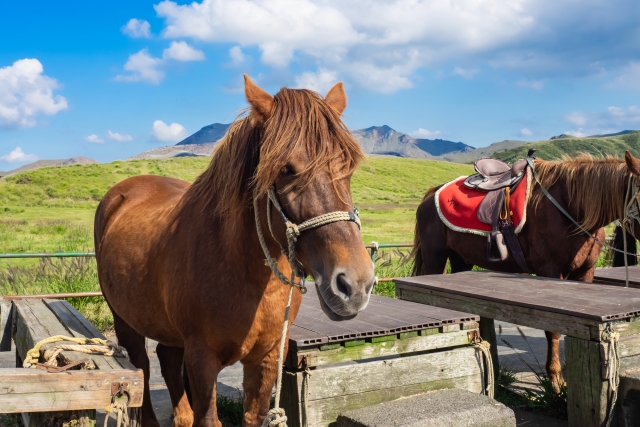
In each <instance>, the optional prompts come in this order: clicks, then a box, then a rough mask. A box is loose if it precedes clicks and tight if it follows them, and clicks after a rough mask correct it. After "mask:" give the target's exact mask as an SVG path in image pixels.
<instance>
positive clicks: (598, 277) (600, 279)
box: [593, 265, 640, 288]
mask: <svg viewBox="0 0 640 427" xmlns="http://www.w3.org/2000/svg"><path fill="white" fill-rule="evenodd" d="M625 278H626V273H625V269H624V267H610V268H596V270H595V274H594V276H593V283H601V284H603V285H612V286H624V285H625ZM629 287H630V288H640V265H633V266H631V267H629Z"/></svg>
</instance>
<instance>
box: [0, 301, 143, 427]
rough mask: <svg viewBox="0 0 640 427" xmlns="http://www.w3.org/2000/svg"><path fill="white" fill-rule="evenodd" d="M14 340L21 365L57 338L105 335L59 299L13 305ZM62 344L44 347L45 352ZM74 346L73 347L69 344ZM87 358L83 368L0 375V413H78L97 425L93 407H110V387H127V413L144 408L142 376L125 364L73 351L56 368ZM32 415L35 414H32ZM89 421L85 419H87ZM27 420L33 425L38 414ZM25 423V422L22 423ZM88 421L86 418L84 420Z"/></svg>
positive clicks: (38, 417)
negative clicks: (38, 345) (45, 341)
mask: <svg viewBox="0 0 640 427" xmlns="http://www.w3.org/2000/svg"><path fill="white" fill-rule="evenodd" d="M12 322H13V333H14V335H13V338H14V342H15V345H16V353H17V356H18V359H19V360H24V358H25V355H26V353H27V352H28V351H29V350H31V349H32V348H33V347H34V345H35V344H36V343H38V342H39V341H41V340H43V339H46V338H49V337H51V336H55V335H64V336H69V337H74V338H101V339H104V336H103V335H102V334H101V333H100V331H98V330H97V329H96V328H95V327H94V326H93V325H92V324H91V323H90V322H89V321H88V320H87V319H85V318H84V317H83V316H82V315H81V314H80V313H79V312H78V311H77V310H76V309H75V308H73V307H72V306H71V305H70V304H69V303H68V302H66V301H61V300H39V299H22V300H13V308H12ZM60 343H66V342H65V341H62V342H57V343H52V344H48V345H45V346H43V348H42V349H41V358H42V354H43V352H44V350H46V349H47V348H51V347H52V346H55V345H58V344H60ZM71 344H73V343H71ZM81 359H89V362H90V363H89V362H87V363H85V364H84V365H82V366H83V367H84V368H85V369H82V370H72V371H66V372H61V373H48V372H46V371H44V370H38V369H24V368H18V369H10V370H2V371H0V408H1V411H2V412H23V413H25V412H33V413H35V412H51V414H53V413H54V412H55V411H75V410H85V411H82V414H84V415H83V418H81V419H79V420H78V421H79V422H80V423H81V424H82V423H89V424H90V423H91V422H95V411H94V409H96V408H101V407H105V406H108V405H109V404H110V403H111V398H112V395H113V388H112V387H113V385H114V384H115V385H116V386H117V385H118V384H121V383H126V384H127V387H128V392H129V395H130V398H131V401H130V402H129V405H128V406H129V407H130V408H135V407H140V406H141V405H142V396H143V391H144V377H143V373H142V371H141V370H139V369H136V368H135V367H134V366H133V365H132V364H131V363H130V362H129V361H128V360H127V359H125V358H122V357H111V356H105V355H94V354H85V353H79V352H74V351H65V352H63V353H61V357H59V359H58V365H65V364H68V363H72V362H75V361H78V360H81ZM32 415H33V414H32ZM87 417H89V418H87ZM26 418H29V425H37V423H38V422H39V421H38V420H41V418H42V417H41V416H40V415H34V416H31V417H26ZM26 418H25V419H26ZM85 418H87V419H85Z"/></svg>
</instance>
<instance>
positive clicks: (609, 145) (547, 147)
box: [494, 131, 640, 163]
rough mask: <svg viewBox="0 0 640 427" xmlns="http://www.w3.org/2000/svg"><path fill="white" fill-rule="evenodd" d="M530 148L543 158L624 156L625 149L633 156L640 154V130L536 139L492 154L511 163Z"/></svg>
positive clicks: (525, 153) (521, 156)
mask: <svg viewBox="0 0 640 427" xmlns="http://www.w3.org/2000/svg"><path fill="white" fill-rule="evenodd" d="M530 148H535V149H536V150H537V151H536V157H539V158H541V159H545V160H556V159H561V158H562V156H563V155H567V156H571V157H572V156H577V155H578V154H580V153H587V154H591V155H594V156H603V155H605V156H606V155H609V156H618V157H622V156H624V152H625V150H629V151H630V152H631V154H633V155H634V156H639V155H640V132H637V131H634V132H631V133H627V134H621V135H617V136H611V137H604V138H598V137H586V138H575V137H567V138H556V139H552V140H548V141H538V142H533V143H528V144H524V145H520V146H518V147H515V148H510V149H507V150H504V151H501V152H498V153H495V154H494V156H495V157H497V158H499V159H502V160H504V161H506V162H509V163H512V162H513V161H515V160H518V159H521V158H523V157H525V156H526V155H527V152H528V151H529V149H530Z"/></svg>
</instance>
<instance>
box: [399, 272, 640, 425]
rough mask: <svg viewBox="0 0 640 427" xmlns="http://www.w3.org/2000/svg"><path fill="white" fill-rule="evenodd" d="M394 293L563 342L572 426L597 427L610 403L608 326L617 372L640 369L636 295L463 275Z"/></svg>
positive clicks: (411, 283) (415, 283)
mask: <svg viewBox="0 0 640 427" xmlns="http://www.w3.org/2000/svg"><path fill="white" fill-rule="evenodd" d="M396 293H397V294H398V296H399V297H400V298H402V299H406V300H410V301H415V302H421V303H424V304H429V305H434V306H437V307H443V308H450V309H455V310H465V311H469V312H472V313H477V314H479V315H480V316H481V317H482V318H483V319H481V325H482V324H484V323H483V322H484V321H485V320H484V319H488V320H489V322H490V323H491V324H492V323H493V321H492V319H497V320H501V321H506V322H511V323H515V324H518V325H524V326H529V327H533V328H538V329H543V330H546V331H553V332H560V333H562V334H565V335H567V337H566V339H565V352H566V362H567V369H566V372H565V378H566V379H567V386H568V407H569V425H570V426H575V427H589V426H601V425H603V423H604V422H605V420H606V416H607V406H608V402H609V400H608V399H609V398H610V393H609V385H608V382H607V380H606V378H605V377H603V375H604V374H603V372H605V369H604V367H605V366H606V365H607V364H608V363H609V362H610V361H609V360H608V359H607V354H608V349H609V345H610V344H609V343H608V342H606V341H605V340H604V339H603V331H604V330H605V328H606V327H608V326H609V325H610V326H611V327H613V328H614V329H615V330H616V331H617V332H618V333H619V334H620V336H621V338H620V341H619V356H620V366H621V369H623V370H624V369H630V368H638V367H640V289H631V288H620V287H619V286H605V285H598V284H587V283H580V282H570V281H561V280H553V279H547V278H541V277H533V276H526V275H519V274H507V273H495V272H465V273H458V274H449V275H433V276H419V277H410V278H403V279H398V280H397V281H396ZM487 329H491V330H493V327H492V326H491V328H487ZM483 337H485V336H484V335H483ZM489 340H491V338H490V337H489ZM494 340H495V338H494Z"/></svg>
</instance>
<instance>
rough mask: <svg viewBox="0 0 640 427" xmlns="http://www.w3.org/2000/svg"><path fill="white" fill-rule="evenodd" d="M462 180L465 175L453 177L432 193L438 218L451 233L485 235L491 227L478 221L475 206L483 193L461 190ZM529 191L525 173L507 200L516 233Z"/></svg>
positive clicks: (529, 179)
mask: <svg viewBox="0 0 640 427" xmlns="http://www.w3.org/2000/svg"><path fill="white" fill-rule="evenodd" d="M466 178H467V177H466V176H461V177H460V178H456V179H454V180H453V181H451V182H448V183H447V184H445V185H443V186H442V187H440V188H439V189H438V191H436V195H435V198H436V199H435V200H436V208H437V209H438V215H439V216H440V219H441V220H442V222H444V223H445V225H446V226H447V227H449V228H450V229H452V230H454V231H460V232H463V233H473V234H480V235H483V236H486V235H487V234H488V232H489V231H491V226H490V225H489V224H485V223H484V222H480V220H479V219H478V207H479V206H480V202H481V201H482V199H483V198H484V196H485V195H486V194H487V193H485V192H484V191H478V190H472V189H471V188H468V187H465V185H464V180H465V179H466ZM530 190H531V173H530V172H529V171H528V170H527V171H526V176H525V177H524V178H523V179H522V181H520V182H519V183H518V185H517V186H516V187H515V188H513V189H512V192H511V199H510V201H509V207H510V208H511V212H512V214H511V220H512V221H513V227H514V228H515V232H516V233H519V232H520V230H522V227H523V226H524V224H525V222H526V219H527V202H528V200H529V193H530Z"/></svg>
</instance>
